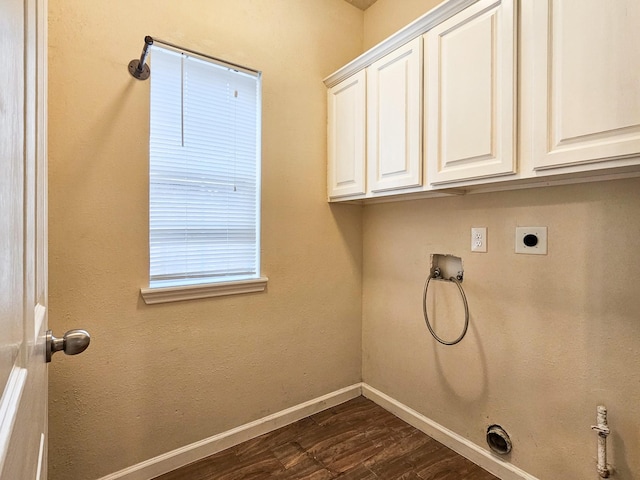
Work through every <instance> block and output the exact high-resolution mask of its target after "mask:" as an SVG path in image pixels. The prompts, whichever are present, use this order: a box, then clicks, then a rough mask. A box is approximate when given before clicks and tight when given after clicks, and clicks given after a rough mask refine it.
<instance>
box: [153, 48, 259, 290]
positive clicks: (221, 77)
mask: <svg viewBox="0 0 640 480" xmlns="http://www.w3.org/2000/svg"><path fill="white" fill-rule="evenodd" d="M151 67H152V72H153V73H152V75H151V95H150V118H151V120H150V140H149V252H150V275H149V277H150V286H151V287H161V286H171V285H188V284H198V283H215V282H222V281H232V280H241V279H249V278H257V277H259V275H260V271H259V265H260V258H259V252H260V241H259V239H260V236H259V233H260V205H259V199H260V153H259V152H260V88H261V87H260V76H259V74H258V75H253V74H250V73H246V72H240V71H237V70H234V69H233V68H230V67H227V66H224V65H220V64H217V63H213V62H210V61H206V60H202V59H200V58H196V57H191V56H187V55H185V54H182V53H178V52H174V51H172V50H168V49H164V48H160V47H155V46H154V47H153V48H152V51H151Z"/></svg>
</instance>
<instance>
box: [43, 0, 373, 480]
mask: <svg viewBox="0 0 640 480" xmlns="http://www.w3.org/2000/svg"><path fill="white" fill-rule="evenodd" d="M49 9H50V22H49V29H50V30H49V35H50V38H49V44H50V56H49V73H50V80H49V101H50V118H49V135H50V145H49V154H50V157H49V161H50V179H49V181H50V184H49V193H50V204H49V207H50V223H49V226H50V249H49V252H50V298H49V301H50V317H49V318H50V325H51V327H52V328H53V329H54V331H55V332H56V334H61V332H64V331H65V330H66V329H69V328H73V327H82V328H86V329H88V330H89V331H90V332H91V334H92V335H93V340H92V344H91V346H90V348H89V349H88V350H87V351H86V352H85V353H84V354H83V355H82V356H79V357H76V358H73V357H67V358H64V357H56V358H55V359H54V361H53V363H52V364H51V366H50V369H49V372H50V442H49V447H50V450H49V458H50V473H49V478H50V479H51V480H56V479H64V480H74V479H77V480H91V479H96V478H98V477H101V476H103V475H106V474H108V473H111V472H114V471H117V470H119V469H122V468H124V467H127V466H129V465H133V464H135V463H137V462H140V461H143V460H146V459H149V458H151V457H153V456H156V455H159V454H162V453H164V452H167V451H170V450H172V449H175V448H178V447H182V446H184V445H187V444H189V443H191V442H195V441H197V440H200V439H203V438H206V437H209V436H211V435H214V434H216V433H219V432H222V431H225V430H227V429H230V428H233V427H236V426H238V425H241V424H243V423H246V422H249V421H252V420H255V419H257V418H261V417H263V416H265V415H268V414H270V413H273V412H277V411H280V410H282V409H284V408H287V407H290V406H293V405H296V404H299V403H301V402H304V401H306V400H309V399H312V398H315V397H317V396H320V395H324V394H326V393H328V392H331V391H334V390H336V389H339V388H342V387H345V386H347V385H351V384H353V383H355V382H358V381H360V378H361V356H360V354H361V348H360V344H361V307H360V305H361V303H360V299H361V264H362V261H361V260H362V259H361V255H362V231H361V218H362V215H361V209H360V207H354V206H345V205H342V206H337V207H330V206H329V205H328V204H327V203H326V173H325V172H326V90H325V87H324V85H323V83H322V78H324V77H325V76H326V75H328V74H330V73H331V72H333V71H335V70H336V69H337V68H339V67H340V66H342V65H343V64H344V63H346V62H347V61H349V60H351V59H353V58H354V57H356V56H357V55H358V54H360V53H361V47H362V28H363V13H362V12H361V11H359V10H358V9H356V8H354V7H352V6H350V5H348V4H347V3H345V2H343V1H342V0H314V1H312V2H309V1H298V0H269V1H268V2H263V1H252V0H194V1H191V2H171V1H165V0H161V1H158V0H153V1H151V0H135V1H131V0H114V1H110V2H86V1H84V0H51V1H50V2H49ZM146 34H150V35H157V36H158V37H159V38H163V39H165V40H169V41H174V42H176V43H178V44H182V45H184V46H187V47H190V48H193V49H195V50H199V51H202V52H206V53H209V54H211V55H214V56H217V57H220V58H224V59H227V60H230V61H233V62H237V63H240V64H245V65H248V66H251V67H254V68H257V69H260V70H262V71H263V74H264V77H263V79H264V83H263V106H264V110H263V194H262V199H263V204H262V225H263V232H262V266H263V273H264V274H265V275H267V276H268V277H269V278H270V280H269V285H268V291H267V292H266V293H264V294H251V295H242V296H231V297H226V298H217V299H208V300H201V301H191V302H183V303H175V304H165V305H158V306H146V305H145V304H144V303H143V302H142V300H141V299H140V297H139V289H140V287H143V286H145V285H146V282H147V276H148V254H147V238H148V234H147V225H148V215H147V196H148V186H147V185H148V183H147V182H148V179H147V168H148V161H147V142H148V88H149V83H148V82H139V81H136V80H134V79H133V78H132V77H130V76H129V74H128V73H127V68H126V67H127V64H128V62H129V60H131V59H132V58H136V57H137V56H139V54H140V51H141V49H142V45H143V37H144V35H146Z"/></svg>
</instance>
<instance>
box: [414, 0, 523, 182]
mask: <svg viewBox="0 0 640 480" xmlns="http://www.w3.org/2000/svg"><path fill="white" fill-rule="evenodd" d="M516 13H517V12H516V9H515V5H514V1H513V0H503V1H495V0H481V1H479V2H478V3H475V4H473V5H472V6H471V7H468V8H466V9H465V10H463V11H462V12H460V13H459V14H457V15H454V16H453V17H451V18H450V19H449V20H446V21H445V22H443V23H441V24H440V25H438V26H436V27H435V28H433V29H432V30H430V31H429V32H427V33H426V34H425V35H424V38H425V55H426V60H425V92H426V93H425V112H426V115H425V118H426V124H425V131H426V133H425V138H426V139H427V140H426V144H427V147H426V161H425V163H426V165H427V177H428V181H429V183H431V184H432V185H437V184H441V183H450V182H457V181H462V180H471V179H476V178H485V177H492V176H499V175H508V174H512V173H515V172H516V140H515V139H516V91H517V90H516V79H517V63H516V60H515V55H516V27H515V26H516V24H517V22H516Z"/></svg>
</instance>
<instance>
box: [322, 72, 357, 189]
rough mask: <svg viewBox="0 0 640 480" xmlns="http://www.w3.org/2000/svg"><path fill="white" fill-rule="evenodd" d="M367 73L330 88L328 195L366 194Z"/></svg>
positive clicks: (328, 100)
mask: <svg viewBox="0 0 640 480" xmlns="http://www.w3.org/2000/svg"><path fill="white" fill-rule="evenodd" d="M365 101H366V75H365V71H364V70H362V71H360V72H358V73H356V74H355V75H353V76H352V77H349V78H347V79H346V80H344V81H342V82H340V83H339V84H338V85H335V86H334V87H332V88H330V89H329V92H328V98H327V105H328V135H327V142H328V157H329V158H328V168H327V185H328V190H329V198H339V197H344V196H351V195H360V194H364V193H365V191H366V190H365V172H366V169H365V155H366V135H365V128H366V116H365V115H366V109H365Z"/></svg>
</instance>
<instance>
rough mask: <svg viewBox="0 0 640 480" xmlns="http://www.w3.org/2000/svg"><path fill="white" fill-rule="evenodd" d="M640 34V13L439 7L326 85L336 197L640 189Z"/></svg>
mask: <svg viewBox="0 0 640 480" xmlns="http://www.w3.org/2000/svg"><path fill="white" fill-rule="evenodd" d="M638 25H640V1H639V0H616V1H615V2H605V1H603V0H579V1H578V0H535V1H524V0H447V1H446V2H443V3H441V4H440V5H438V6H437V7H436V8H434V9H433V10H431V11H429V12H427V13H426V14H425V15H424V16H423V17H421V18H419V19H417V20H416V21H415V22H412V23H411V24H409V25H407V26H406V27H405V28H403V29H402V30H400V31H398V32H397V33H396V34H394V35H392V36H391V37H389V38H388V39H387V40H385V41H383V42H381V43H380V44H379V45H377V46H376V47H374V48H373V49H371V50H370V51H368V52H365V53H364V54H363V55H361V56H360V57H358V58H357V59H356V60H354V61H353V62H351V63H349V64H348V65H346V66H345V67H343V68H342V69H340V70H338V71H337V72H335V73H334V74H332V75H331V76H329V77H327V79H325V83H326V84H327V86H328V87H330V88H331V90H330V94H329V172H330V173H329V196H330V198H334V199H338V200H353V199H365V200H367V199H371V201H374V199H376V198H379V197H385V196H397V195H400V194H402V195H406V194H412V196H411V197H407V198H415V195H416V194H417V195H420V196H435V195H445V194H463V193H466V192H473V191H485V192H487V191H496V190H501V189H511V188H526V187H530V186H541V185H557V184H563V183H575V182H580V181H593V180H594V179H611V178H622V177H631V176H640V67H639V66H640V50H639V49H638V48H637V46H638V45H640V28H638ZM423 67H424V69H423ZM365 72H366V73H365ZM350 82H351V83H350ZM353 82H355V83H353ZM365 83H366V87H365ZM351 89H353V90H351ZM356 91H357V92H358V93H357V95H356V93H355V92H356ZM341 96H343V97H342V98H341ZM356 96H357V99H358V100H357V102H356ZM341 102H342V103H343V104H341ZM358 102H360V103H358ZM356 105H357V108H356ZM365 125H366V126H365ZM365 142H366V149H365V148H364V147H363V145H365ZM423 149H424V155H423V154H422V153H421V152H422V150H423ZM364 150H366V153H365V152H364ZM365 156H366V161H365V160H364V157H365ZM365 172H366V175H365ZM375 201H377V200H375Z"/></svg>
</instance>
